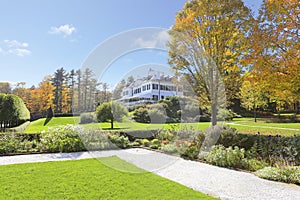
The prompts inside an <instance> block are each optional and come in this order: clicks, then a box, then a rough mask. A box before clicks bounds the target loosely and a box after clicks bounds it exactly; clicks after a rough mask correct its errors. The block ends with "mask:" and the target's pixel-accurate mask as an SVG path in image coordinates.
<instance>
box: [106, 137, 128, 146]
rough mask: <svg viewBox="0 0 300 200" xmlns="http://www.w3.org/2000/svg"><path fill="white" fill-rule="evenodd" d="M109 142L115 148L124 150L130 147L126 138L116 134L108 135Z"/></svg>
mask: <svg viewBox="0 0 300 200" xmlns="http://www.w3.org/2000/svg"><path fill="white" fill-rule="evenodd" d="M109 139H110V141H111V142H112V143H113V144H115V145H116V146H117V147H119V148H122V149H125V148H128V147H129V146H130V141H129V139H128V137H126V136H123V135H121V136H120V135H118V134H113V135H112V134H111V135H109Z"/></svg>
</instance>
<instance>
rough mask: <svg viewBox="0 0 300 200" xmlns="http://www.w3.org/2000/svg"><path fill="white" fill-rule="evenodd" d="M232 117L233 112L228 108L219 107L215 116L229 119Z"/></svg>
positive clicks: (219, 118)
mask: <svg viewBox="0 0 300 200" xmlns="http://www.w3.org/2000/svg"><path fill="white" fill-rule="evenodd" d="M233 117H234V113H233V112H232V111H231V110H228V109H219V111H218V115H217V118H218V120H225V121H231V120H232V119H233Z"/></svg>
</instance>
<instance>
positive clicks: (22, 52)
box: [8, 49, 31, 57]
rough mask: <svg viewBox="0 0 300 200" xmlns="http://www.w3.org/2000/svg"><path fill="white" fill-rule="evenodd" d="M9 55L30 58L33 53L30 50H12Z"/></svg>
mask: <svg viewBox="0 0 300 200" xmlns="http://www.w3.org/2000/svg"><path fill="white" fill-rule="evenodd" d="M8 53H10V54H13V55H16V56H21V57H23V56H29V55H30V54H31V51H29V50H28V49H10V50H9V51H8Z"/></svg>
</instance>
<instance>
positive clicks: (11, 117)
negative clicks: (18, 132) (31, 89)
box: [0, 94, 30, 128]
mask: <svg viewBox="0 0 300 200" xmlns="http://www.w3.org/2000/svg"><path fill="white" fill-rule="evenodd" d="M29 119H30V113H29V110H28V109H27V108H26V106H25V104H24V102H23V100H22V99H21V98H20V97H18V96H16V95H13V94H0V128H10V127H14V126H18V125H19V124H21V123H23V122H25V121H27V120H29Z"/></svg>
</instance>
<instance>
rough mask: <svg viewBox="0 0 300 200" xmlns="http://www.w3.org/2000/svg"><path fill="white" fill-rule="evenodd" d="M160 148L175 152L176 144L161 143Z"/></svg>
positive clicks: (167, 151)
mask: <svg viewBox="0 0 300 200" xmlns="http://www.w3.org/2000/svg"><path fill="white" fill-rule="evenodd" d="M160 149H161V150H162V151H164V152H166V153H176V152H177V149H176V146H175V145H174V144H166V145H162V146H161V148H160Z"/></svg>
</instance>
